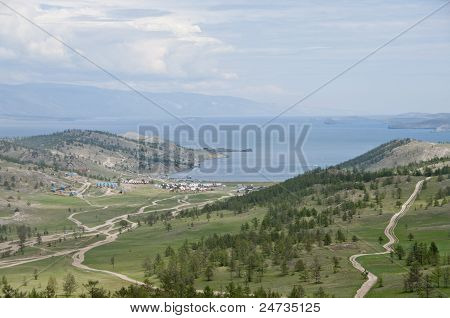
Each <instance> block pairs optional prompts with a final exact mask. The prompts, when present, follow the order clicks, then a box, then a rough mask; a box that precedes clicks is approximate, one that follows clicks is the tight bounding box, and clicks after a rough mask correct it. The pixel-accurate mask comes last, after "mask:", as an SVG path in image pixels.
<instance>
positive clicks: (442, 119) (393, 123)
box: [388, 113, 450, 131]
mask: <svg viewBox="0 0 450 318" xmlns="http://www.w3.org/2000/svg"><path fill="white" fill-rule="evenodd" d="M388 127H389V128H391V129H436V130H438V131H448V130H450V114H449V113H439V114H426V113H408V114H402V115H398V116H395V117H393V118H391V119H390V120H389V126H388Z"/></svg>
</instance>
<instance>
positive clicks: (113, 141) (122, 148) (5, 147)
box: [0, 130, 215, 177]
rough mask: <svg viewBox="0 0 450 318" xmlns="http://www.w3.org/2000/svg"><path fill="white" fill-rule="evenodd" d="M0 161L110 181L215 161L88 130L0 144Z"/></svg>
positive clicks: (160, 144)
mask: <svg viewBox="0 0 450 318" xmlns="http://www.w3.org/2000/svg"><path fill="white" fill-rule="evenodd" d="M0 152H1V156H0V159H3V160H7V161H10V162H16V163H21V164H34V165H37V166H39V167H52V168H54V169H58V170H65V171H76V172H78V173H80V174H83V175H91V176H97V177H110V176H112V175H114V174H117V173H131V174H133V173H137V172H138V171H140V172H141V173H142V172H148V173H154V172H158V171H161V172H163V171H166V172H169V171H178V170H184V169H189V168H192V167H193V166H194V165H195V164H196V163H198V162H199V161H200V160H204V159H208V158H211V157H214V156H215V154H213V153H209V152H207V151H203V150H202V151H200V150H193V149H188V148H183V147H180V146H178V145H176V144H173V143H170V142H166V141H160V140H158V139H155V140H154V141H153V142H149V141H148V140H145V142H139V140H136V139H132V138H126V137H123V136H119V135H115V134H111V133H106V132H100V131H87V130H67V131H64V132H59V133H54V134H49V135H41V136H33V137H25V138H17V139H3V140H0Z"/></svg>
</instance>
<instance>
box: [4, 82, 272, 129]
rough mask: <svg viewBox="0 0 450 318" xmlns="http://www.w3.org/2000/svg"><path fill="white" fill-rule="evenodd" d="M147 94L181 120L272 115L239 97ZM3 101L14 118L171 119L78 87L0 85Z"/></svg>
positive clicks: (129, 98) (123, 96)
mask: <svg viewBox="0 0 450 318" xmlns="http://www.w3.org/2000/svg"><path fill="white" fill-rule="evenodd" d="M143 94H144V95H145V96H147V97H148V98H149V99H151V100H152V101H154V102H155V103H157V104H158V105H160V106H162V108H164V109H166V110H167V111H168V112H170V113H172V114H174V115H175V116H178V117H190V116H203V117H208V116H217V115H221V116H224V115H225V116H232V115H236V114H239V115H242V116H245V115H264V114H266V115H269V114H271V112H270V108H269V105H267V104H262V103H258V102H255V101H251V100H248V99H244V98H239V97H231V96H211V95H202V94H193V93H150V92H143ZM0 97H1V98H0V115H3V116H10V117H19V118H20V117H25V118H29V117H45V118H54V119H66V120H67V119H71V118H74V119H86V118H107V117H119V118H130V117H138V118H139V117H142V118H168V117H170V115H169V114H167V113H165V112H164V111H163V110H161V108H160V107H158V106H156V105H155V104H153V103H152V102H151V101H148V100H145V99H144V98H142V97H141V96H139V95H137V94H136V93H135V92H132V91H121V90H112V89H104V88H96V87H89V86H78V85H61V84H58V85H56V84H22V85H0ZM224 110H226V113H225V114H224Z"/></svg>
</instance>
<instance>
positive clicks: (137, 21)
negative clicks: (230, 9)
mask: <svg viewBox="0 0 450 318" xmlns="http://www.w3.org/2000/svg"><path fill="white" fill-rule="evenodd" d="M12 6H13V7H14V8H15V9H17V10H18V11H19V12H21V13H23V14H24V15H25V16H26V17H28V18H30V19H31V20H33V21H35V22H36V23H37V24H39V25H40V26H42V27H43V28H44V29H46V30H47V31H48V32H50V33H51V34H53V35H55V36H57V37H58V38H61V39H62V40H63V41H65V42H66V43H68V44H69V45H71V46H72V47H74V48H75V49H77V50H78V51H80V52H83V54H85V55H86V56H88V57H89V58H91V59H92V60H94V61H96V62H97V63H98V64H100V65H102V66H104V67H106V68H108V70H109V71H111V72H113V73H114V72H119V75H120V74H121V73H122V74H127V75H138V76H140V75H145V74H146V75H149V76H152V75H156V76H166V77H168V78H176V77H187V76H192V77H194V78H195V77H201V78H207V77H211V78H221V79H224V80H232V79H235V78H236V77H237V76H236V75H235V74H234V73H233V72H230V71H228V70H220V69H221V67H220V66H219V65H218V64H217V63H216V61H215V58H216V57H217V56H220V55H222V54H226V53H228V52H230V51H232V50H233V48H232V46H231V45H229V44H226V43H224V42H223V41H221V40H219V39H217V38H215V37H212V36H209V35H207V34H205V33H204V32H203V30H202V29H201V27H200V26H199V25H198V23H196V22H195V21H193V20H192V19H191V17H189V16H186V15H184V14H183V13H172V12H170V11H167V10H149V9H143V11H142V12H141V11H140V10H138V9H137V8H135V9H129V8H127V7H125V6H124V5H123V4H122V7H120V6H118V7H113V8H111V7H110V6H102V5H100V4H97V6H95V5H87V4H86V3H81V4H80V5H78V4H77V3H76V2H74V1H73V2H70V1H69V2H67V1H66V2H65V3H64V4H61V5H52V4H51V3H48V4H38V5H36V4H35V5H33V4H29V3H16V4H13V5H12ZM113 6H114V4H113ZM0 10H1V11H0V12H1V13H5V14H6V15H5V18H2V19H1V20H0V40H1V43H2V44H3V43H5V44H6V45H5V50H3V51H2V52H1V54H0V62H1V60H6V59H14V58H15V59H16V60H17V61H19V62H20V63H23V64H26V63H36V62H42V63H44V64H45V63H50V64H52V65H53V66H55V65H58V63H61V64H60V66H61V68H77V69H78V72H81V71H82V69H86V71H89V70H90V69H92V66H90V65H88V64H87V63H83V62H82V61H80V58H79V57H77V56H74V54H73V53H71V52H70V50H67V48H65V47H64V46H63V45H61V43H58V41H55V40H54V39H52V38H51V37H49V36H48V35H46V34H45V33H43V32H42V31H40V30H38V29H37V28H36V27H34V26H33V25H31V24H30V23H29V22H27V21H25V20H24V19H22V18H20V17H18V16H17V15H15V14H14V13H12V12H10V11H8V10H7V9H5V8H2V9H0ZM6 48H8V50H9V51H12V52H13V53H14V54H11V52H9V51H8V52H7V51H6Z"/></svg>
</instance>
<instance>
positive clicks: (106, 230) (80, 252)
mask: <svg viewBox="0 0 450 318" xmlns="http://www.w3.org/2000/svg"><path fill="white" fill-rule="evenodd" d="M89 186H90V184H85V186H83V189H82V190H84V191H82V192H81V193H79V194H78V196H77V197H78V198H80V199H81V200H83V201H86V202H87V203H88V204H89V205H91V206H92V204H91V203H90V202H89V201H88V200H86V199H85V198H84V197H83V193H84V192H85V191H86V190H87V189H88V188H89ZM233 195H234V194H233V193H231V192H230V193H228V194H227V195H224V196H222V197H220V198H218V199H215V200H208V201H204V202H200V203H198V204H193V203H190V202H188V201H187V200H188V198H189V195H186V196H184V198H182V199H178V203H179V204H178V205H176V206H174V207H169V208H162V209H155V210H149V211H145V210H146V209H147V208H149V207H152V206H156V205H158V203H159V202H161V201H165V200H170V199H173V198H176V197H178V196H179V195H174V196H172V197H168V198H164V199H158V200H154V201H152V203H151V204H150V205H145V206H142V207H140V208H139V209H138V210H137V211H136V212H134V213H127V214H123V215H120V216H116V217H113V218H111V219H109V220H106V221H105V222H104V223H103V224H100V225H97V226H94V227H89V226H87V225H84V224H83V223H82V222H81V221H79V220H77V219H76V218H75V216H76V215H78V214H81V213H88V212H92V211H82V212H76V213H72V214H71V215H70V216H68V218H67V219H68V220H70V221H71V222H73V223H75V224H76V225H77V226H78V227H79V228H82V229H83V230H84V234H83V235H84V236H92V235H97V234H104V235H106V238H105V239H104V240H102V241H97V242H94V243H92V244H89V245H87V246H85V247H82V248H78V249H69V250H65V251H60V252H57V253H53V254H49V255H42V256H34V257H27V258H21V259H14V260H2V261H0V269H1V268H8V267H13V266H18V265H22V264H26V263H30V262H35V261H40V260H44V259H48V258H51V257H55V256H64V255H69V254H73V255H72V265H73V266H75V267H77V268H79V269H81V270H85V271H92V272H100V273H104V274H109V275H112V276H115V277H117V278H120V279H122V280H124V281H127V282H130V283H132V284H138V285H143V284H144V283H143V282H140V281H138V280H135V279H132V278H130V277H128V276H126V275H124V274H121V273H116V272H113V271H108V270H101V269H96V268H92V267H89V266H87V265H84V264H83V261H84V256H85V254H86V253H87V252H88V251H90V250H92V249H94V248H96V247H99V246H102V245H106V244H109V243H112V242H114V241H115V240H117V238H118V237H119V235H120V231H119V227H115V224H116V223H118V222H120V221H122V220H125V221H127V222H128V223H130V225H129V226H128V229H129V230H132V229H135V228H136V227H138V224H137V223H136V222H132V221H130V220H128V217H129V216H136V215H140V214H144V213H155V212H162V211H172V215H173V216H176V215H177V214H178V213H179V212H180V211H181V210H182V209H183V208H185V207H188V206H192V207H194V206H196V207H202V206H204V205H206V204H208V203H212V202H214V201H216V200H222V199H224V198H228V197H230V196H233ZM107 208H108V206H104V207H100V208H99V209H97V210H102V209H107ZM65 235H69V234H53V235H48V236H43V237H42V241H43V242H46V241H51V240H54V239H55V238H59V237H61V236H65ZM17 243H18V242H17ZM35 244H36V241H35V240H30V241H28V242H26V243H25V245H26V246H32V245H35Z"/></svg>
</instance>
